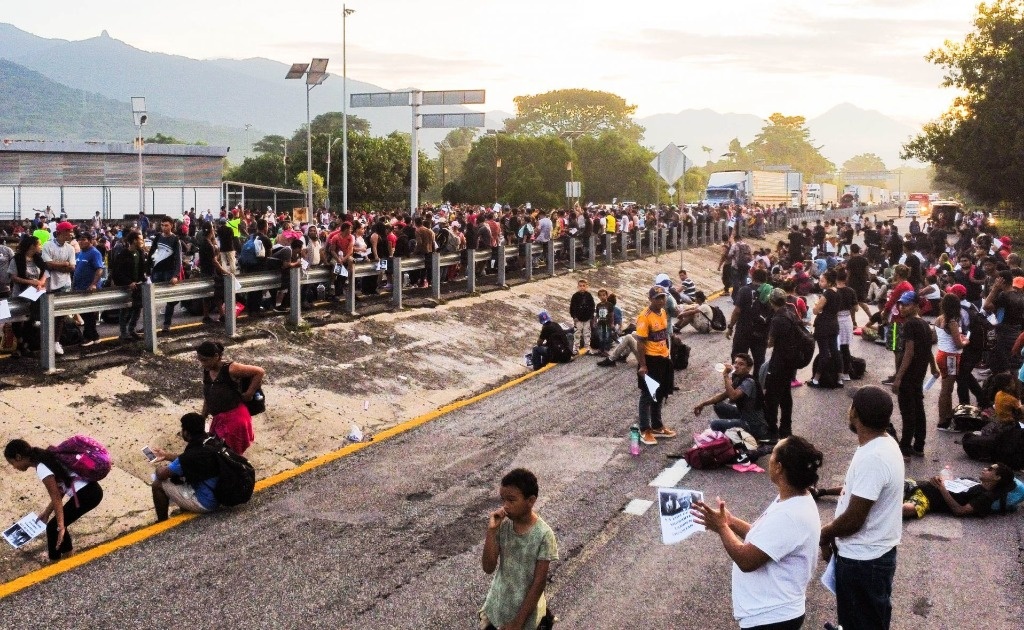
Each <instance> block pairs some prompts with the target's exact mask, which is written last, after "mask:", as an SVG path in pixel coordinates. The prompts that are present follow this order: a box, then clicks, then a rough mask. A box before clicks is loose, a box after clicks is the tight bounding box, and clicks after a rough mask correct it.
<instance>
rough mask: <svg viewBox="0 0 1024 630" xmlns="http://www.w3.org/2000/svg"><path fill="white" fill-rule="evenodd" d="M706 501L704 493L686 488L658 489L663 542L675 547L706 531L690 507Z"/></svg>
mask: <svg viewBox="0 0 1024 630" xmlns="http://www.w3.org/2000/svg"><path fill="white" fill-rule="evenodd" d="M703 500H704V493H703V492H698V491H696V490H687V489H685V488H658V509H659V511H660V513H661V542H663V543H664V544H666V545H674V544H676V543H678V542H680V541H683V540H686V539H687V538H689V537H690V536H692V535H693V534H695V533H696V532H702V531H704V526H703V525H698V524H697V523H695V522H694V520H693V515H692V514H690V507H691V506H692V505H693V504H694V503H696V502H697V501H703Z"/></svg>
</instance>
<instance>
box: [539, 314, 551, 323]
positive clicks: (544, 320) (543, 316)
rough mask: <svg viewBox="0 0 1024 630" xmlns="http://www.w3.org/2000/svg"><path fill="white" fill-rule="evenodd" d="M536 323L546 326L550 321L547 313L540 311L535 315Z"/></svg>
mask: <svg viewBox="0 0 1024 630" xmlns="http://www.w3.org/2000/svg"><path fill="white" fill-rule="evenodd" d="M537 321H539V322H540V323H542V324H546V323H548V322H550V321H551V316H550V315H548V312H547V311H541V312H539V313H537Z"/></svg>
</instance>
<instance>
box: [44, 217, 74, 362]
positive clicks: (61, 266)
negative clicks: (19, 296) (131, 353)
mask: <svg viewBox="0 0 1024 630" xmlns="http://www.w3.org/2000/svg"><path fill="white" fill-rule="evenodd" d="M74 237H75V226H74V225H72V224H71V223H70V222H68V221H61V222H60V223H58V224H57V231H56V234H55V235H54V237H53V238H51V239H50V240H48V241H46V243H45V244H44V245H43V264H45V265H46V270H47V271H48V272H49V279H48V280H47V284H46V290H47V291H49V292H50V293H67V292H68V291H70V290H71V274H72V273H74V271H75V255H76V252H75V248H74V246H73V245H72V244H71V241H72V240H74ZM65 320H66V318H65V317H63V316H61V317H56V318H54V322H53V324H54V325H53V338H54V339H55V340H56V342H55V343H54V344H53V350H54V352H55V353H57V354H64V348H63V347H62V346H61V345H60V337H61V335H62V334H63V333H64V322H65Z"/></svg>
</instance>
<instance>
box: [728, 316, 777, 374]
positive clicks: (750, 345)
mask: <svg viewBox="0 0 1024 630" xmlns="http://www.w3.org/2000/svg"><path fill="white" fill-rule="evenodd" d="M747 351H749V352H750V356H751V357H752V358H753V359H754V369H753V373H754V374H759V373H760V371H761V364H762V363H764V355H765V352H767V351H768V335H767V334H764V335H759V334H753V331H751V330H749V329H748V328H747V327H746V326H744V327H743V328H740V326H736V332H735V333H734V334H733V336H732V352H731V354H730V355H729V356H733V355H736V354H738V353H740V352H747Z"/></svg>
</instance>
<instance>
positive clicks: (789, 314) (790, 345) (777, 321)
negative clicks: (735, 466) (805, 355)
mask: <svg viewBox="0 0 1024 630" xmlns="http://www.w3.org/2000/svg"><path fill="white" fill-rule="evenodd" d="M768 304H769V305H770V306H771V307H772V313H773V314H772V321H771V324H770V327H769V329H768V347H769V348H771V349H772V355H771V357H769V359H768V374H767V376H766V377H765V381H764V418H765V423H766V424H767V425H768V439H769V440H773V441H774V440H778V439H781V438H785V437H789V436H790V435H792V434H793V391H792V390H793V382H794V381H796V372H797V369H798V368H799V367H800V366H799V363H800V361H799V357H796V356H795V355H796V353H798V352H799V346H800V339H799V331H798V327H802V326H803V324H802V323H801V322H800V319H799V318H798V317H797V312H796V309H795V308H794V307H793V306H792V305H791V304H790V302H789V294H787V293H786V291H785V289H772V293H771V295H770V296H769V298H768ZM812 352H813V348H812ZM780 412H781V416H780V415H779V414H780Z"/></svg>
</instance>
